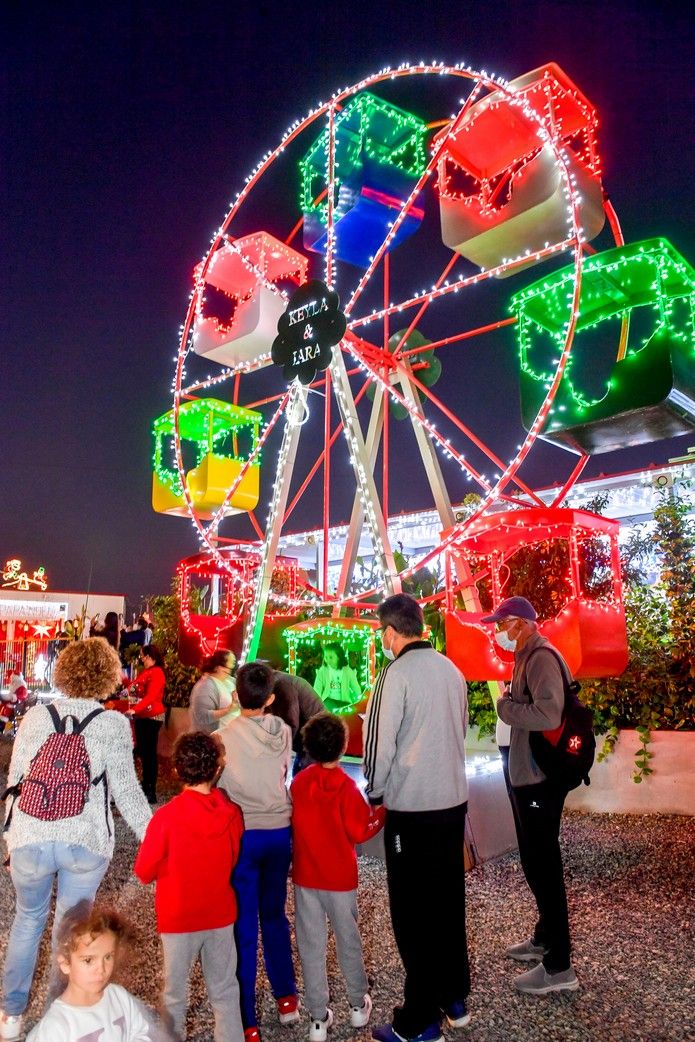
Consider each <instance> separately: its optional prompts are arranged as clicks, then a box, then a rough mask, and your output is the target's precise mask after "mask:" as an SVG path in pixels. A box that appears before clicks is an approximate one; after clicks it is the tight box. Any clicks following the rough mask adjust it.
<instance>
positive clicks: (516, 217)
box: [153, 62, 695, 657]
mask: <svg viewBox="0 0 695 1042" xmlns="http://www.w3.org/2000/svg"><path fill="white" fill-rule="evenodd" d="M596 128H597V115H596V112H595V109H594V108H593V106H592V105H591V103H590V101H589V100H588V99H587V98H586V97H585V95H584V94H583V93H582V92H581V91H580V90H579V88H578V87H577V86H576V85H575V84H574V83H573V82H572V80H571V79H570V78H569V77H568V76H567V75H566V73H565V72H564V71H563V70H562V69H560V68H559V67H558V66H557V65H555V64H552V63H551V64H548V65H546V66H543V67H542V68H539V69H536V70H533V71H532V72H529V73H527V74H525V75H523V76H521V77H519V78H517V79H515V80H512V81H511V82H506V81H504V80H502V79H500V78H498V77H495V76H493V75H490V74H488V73H486V72H482V71H474V70H472V69H470V68H469V67H467V66H464V65H445V64H443V63H438V62H434V63H431V64H418V65H403V66H399V67H398V68H394V69H391V68H387V69H383V70H381V71H379V72H377V73H375V74H373V75H370V76H367V77H365V78H364V79H362V80H360V81H359V82H358V83H355V84H354V85H352V86H350V87H347V88H344V89H340V90H338V91H336V92H335V94H334V95H333V96H332V98H331V99H330V101H328V102H326V103H324V104H320V105H318V106H317V107H316V108H315V109H313V110H312V111H311V112H309V113H308V114H307V115H306V116H304V117H303V118H301V119H299V120H297V121H296V122H295V123H293V124H292V126H291V127H290V128H289V129H288V130H287V131H286V133H285V134H284V135H283V137H282V138H281V140H280V142H279V143H278V144H277V146H276V147H275V148H273V149H272V150H271V151H269V152H267V153H266V154H265V156H264V157H263V158H262V160H261V161H260V162H259V163H258V165H257V166H256V167H255V168H254V169H253V170H252V171H251V173H250V175H249V176H248V177H247V179H246V181H245V183H244V186H243V188H242V189H241V191H240V192H239V193H238V195H237V196H236V198H235V200H234V201H233V203H232V204H231V206H230V208H229V211H228V212H227V214H226V216H225V218H224V220H223V222H222V224H221V226H220V228H219V230H218V231H217V233H216V234H215V235H214V237H213V239H212V241H211V243H210V246H209V248H208V249H207V251H206V253H205V255H204V257H203V259H202V260H201V262H200V264H199V265H198V266H197V267H196V269H195V274H194V288H193V292H192V295H191V299H190V303H189V306H188V310H187V314H186V317H185V320H184V323H183V326H182V330H181V338H180V344H179V349H178V353H177V360H176V370H175V375H174V384H173V387H174V391H173V405H172V408H171V409H170V410H169V412H167V413H166V414H165V415H164V416H162V417H160V418H159V419H158V420H157V421H156V422H155V427H154V435H155V467H154V476H153V505H154V507H155V509H156V510H159V511H162V512H168V513H174V514H181V515H187V516H189V517H190V519H191V520H192V522H193V525H194V526H195V529H196V531H197V534H198V537H199V539H200V542H201V546H202V548H203V549H204V550H205V552H206V554H208V555H209V557H210V558H211V559H212V560H214V561H215V562H216V563H217V565H218V566H219V567H220V568H222V569H227V570H229V568H230V564H229V554H228V552H227V549H228V548H229V547H230V546H231V547H235V548H238V549H239V551H240V552H241V553H246V552H248V554H249V555H250V558H249V559H252V560H253V568H252V569H251V570H250V571H249V570H248V569H246V570H245V571H244V572H243V574H242V573H241V571H240V570H239V569H237V570H236V571H235V573H234V581H235V583H236V587H237V589H239V590H241V596H242V597H243V599H244V600H245V604H246V607H247V616H248V617H247V626H246V636H245V641H244V648H243V652H242V657H247V656H249V655H250V656H254V655H255V653H256V652H257V649H258V642H259V638H260V631H261V627H262V624H263V619H264V615H265V612H266V608H267V603H268V597H269V592H270V583H271V577H272V574H273V568H274V565H275V562H276V559H277V556H278V553H279V548H280V540H281V536H282V535H283V533H285V532H287V531H288V530H290V528H289V527H288V526H291V519H292V518H293V517H294V519H295V527H296V518H297V517H298V516H301V517H302V518H306V516H307V514H309V515H310V516H311V517H312V519H313V525H314V527H315V528H317V529H323V532H324V539H323V553H324V561H323V569H322V576H323V578H322V580H321V581H320V582H319V581H317V586H316V587H314V588H310V587H306V588H303V589H296V590H295V589H293V592H292V594H291V596H288V597H286V603H287V606H288V608H296V609H298V608H300V607H302V606H306V605H307V603H310V604H311V605H313V606H314V607H318V608H320V609H321V610H323V611H324V612H325V614H327V615H331V614H332V615H335V616H337V615H338V614H339V613H340V612H341V610H342V609H344V608H352V609H354V610H355V611H356V612H358V613H359V611H360V610H361V609H364V608H365V607H366V606H367V605H368V603H369V601H370V598H372V599H373V595H374V593H375V592H376V589H373V590H364V589H362V590H360V591H359V592H356V590H355V588H354V573H355V562H356V559H357V554H358V547H359V538H360V534H361V532H362V530H363V529H366V531H367V532H368V533H369V537H370V541H371V546H372V549H373V556H374V561H375V563H376V569H377V575H378V587H377V588H378V589H380V590H385V591H386V592H395V591H397V590H399V589H400V583H401V581H402V579H403V577H404V576H407V575H411V574H413V573H415V572H416V571H417V570H418V569H419V568H421V567H422V566H423V565H424V564H426V563H428V562H430V561H432V560H434V559H436V558H437V557H438V556H440V555H441V554H443V553H444V552H445V550H446V549H447V547H449V546H451V545H452V544H454V543H455V542H456V541H457V540H460V538H461V536H462V533H465V532H466V530H467V529H468V528H469V526H471V525H475V523H476V522H478V521H479V520H480V519H481V518H484V517H485V516H486V515H487V514H488V513H489V512H490V511H491V510H499V509H500V508H501V507H503V508H505V507H506V508H511V509H517V508H521V507H525V508H528V507H531V508H534V507H535V508H540V507H543V506H545V503H544V501H543V500H542V499H541V498H540V497H539V495H538V492H537V491H536V490H535V489H534V488H533V487H532V485H531V484H529V483H528V482H527V480H526V478H525V476H524V474H525V469H524V464H525V462H526V461H527V459H528V457H529V455H530V454H531V453H532V452H533V450H534V447H535V446H536V445H537V444H538V443H539V439H543V440H544V441H547V442H551V443H553V444H555V445H557V446H559V447H561V448H564V449H567V450H569V451H568V453H567V454H566V456H564V457H563V459H564V460H565V462H564V466H563V465H562V463H560V464H559V465H558V466H559V469H560V472H561V473H560V476H559V482H560V484H561V485H562V491H561V493H560V495H559V496H558V497H557V499H556V501H555V504H554V505H559V504H560V503H561V502H562V500H563V499H564V497H565V496H566V495H567V493H568V492H569V490H570V489H571V487H572V485H573V484H574V482H576V480H577V478H578V477H579V475H580V473H581V471H582V468H583V466H584V464H585V463H586V461H587V459H588V458H589V455H590V454H591V453H593V452H596V451H605V450H606V449H608V448H613V447H615V445H616V444H620V445H624V444H635V443H636V440H639V438H640V437H641V438H642V439H643V440H644V438H645V437H649V438H651V437H665V436H670V435H671V434H673V433H681V432H682V431H684V430H689V429H692V426H693V415H692V411H693V410H692V409H691V408H690V407H689V406H688V404H687V400H689V399H688V395H687V394H685V395H684V394H683V392H682V389H681V390H680V391H679V393H681V398H680V399H678V397H677V395H676V396H675V397H674V395H671V394H670V393H661V392H659V393H661V398H660V399H659V403H658V404H659V405H660V406H661V408H660V410H657V412H658V413H659V417H658V418H656V419H654V417H653V416H652V421H651V422H652V427H651V428H650V427H649V425H647V428H646V429H645V428H644V425H643V424H642V425H641V430H640V431H638V432H637V433H635V422H634V415H632V414H633V413H634V411H635V407H634V400H631V399H630V396H629V395H628V396H627V398H626V397H625V395H623V399H621V400H616V394H615V385H616V379H615V371H616V366H622V367H623V368H622V369H621V370H620V371H621V373H623V372H625V373H626V374H627V377H628V382H629V379H630V374H634V372H635V370H636V369H637V368H639V366H642V369H643V370H645V371H646V369H647V368H648V366H647V363H646V362H645V358H646V357H647V355H648V354H649V352H651V353H652V355H655V353H658V351H659V350H661V356H660V357H662V356H663V354H664V347H663V340H664V338H665V337H668V336H669V335H670V332H672V330H673V328H674V326H677V325H678V323H679V322H680V323H681V326H683V329H684V328H685V327H684V325H683V324H684V323H687V319H686V317H685V316H680V314H679V313H678V314H677V310H678V307H679V306H680V303H682V301H683V299H690V300H691V301H692V295H693V290H694V287H695V278H694V277H693V273H692V269H690V268H689V266H688V265H687V263H686V262H685V261H683V258H681V257H680V255H678V254H677V253H676V251H675V250H674V249H673V247H671V246H670V244H668V243H666V242H665V241H664V240H648V241H647V242H646V243H638V244H631V245H629V246H626V245H625V243H624V241H623V238H622V234H621V230H620V226H619V223H618V220H617V217H616V215H615V212H614V210H613V208H612V206H611V204H610V202H609V201H608V198H607V195H606V193H605V191H604V187H603V184H602V178H601V165H600V159H599V155H598V150H597V142H596ZM604 225H605V229H606V230H605V231H604V232H603V237H604V240H605V238H606V237H608V238H609V240H610V241H609V242H608V249H605V247H604V245H603V244H602V246H601V249H600V250H599V251H598V252H597V251H596V249H595V248H594V247H593V246H592V245H591V243H592V241H594V240H596V238H597V237H598V236H599V235H600V234H601V233H602V230H603V229H604ZM639 275H641V277H642V282H643V283H644V284H645V286H646V284H647V283H648V284H649V285H650V286H651V287H652V289H651V290H650V291H649V292H648V291H647V290H646V289H645V290H644V292H642V294H641V296H640V295H639V294H638V293H633V295H632V296H631V295H630V294H631V292H632V290H631V289H630V287H631V286H634V284H635V281H637V282H639V278H637V276H639ZM654 285H656V286H657V288H656V290H654V288H653V287H654ZM481 300H482V301H483V303H482V304H481ZM645 307H646V310H648V311H649V313H650V314H651V313H654V314H655V316H656V317H655V318H654V321H653V328H651V330H648V331H647V332H646V333H645V328H646V327H645V323H644V322H643V321H641V320H640V321H637V320H636V319H635V318H634V317H633V311H634V312H636V311H637V309H645ZM485 309H488V310H487V312H486V311H485ZM640 315H642V312H641V311H640ZM631 317H632V318H633V320H632V324H631ZM601 322H605V323H606V324H607V326H606V328H607V329H608V330H609V336H608V338H607V340H608V342H609V343H608V355H609V358H608V367H607V369H606V371H605V374H604V376H605V379H602V382H600V386H596V385H594V387H593V388H592V389H590V390H587V388H586V386H583V385H582V381H581V378H580V375H579V373H580V369H581V365H580V363H579V361H578V360H577V352H576V350H575V344H576V342H577V340H578V339H579V335H580V334H582V333H584V331H585V330H589V334H590V331H591V330H592V329H594V328H595V327H596V325H597V324H599V323H601ZM690 323H691V325H690V327H689V328H690V329H692V314H691V316H690ZM507 327H509V328H507ZM682 332H683V330H681V333H682ZM631 334H632V339H631ZM683 335H684V334H683ZM635 336H638V337H639V342H638V343H637V345H636V346H635ZM500 337H504V338H506V339H507V342H513V341H514V340H516V344H517V350H518V361H514V362H513V364H514V365H515V366H516V367H518V371H517V377H518V383H519V387H520V394H521V410H520V413H521V416H520V420H519V427H520V428H521V423H523V428H524V429H523V432H522V434H521V438H520V441H519V444H518V446H517V447H516V448H514V449H513V450H512V451H510V450H509V447H508V438H507V436H506V432H504V431H503V430H502V428H503V427H504V424H502V423H500V424H499V425H498V428H497V429H495V427H494V425H493V428H492V432H490V430H486V432H485V433H484V434H481V433H480V432H479V430H477V429H476V428H475V425H474V424H473V423H472V422H471V420H470V418H469V414H470V411H471V409H470V406H471V404H472V402H473V401H474V400H475V402H476V404H477V405H478V406H479V403H480V400H481V399H484V398H485V397H486V396H487V399H488V408H489V411H490V412H495V411H497V412H499V413H500V414H504V413H507V414H512V413H514V412H515V411H516V409H517V405H516V403H510V402H507V403H500V402H499V401H498V400H497V398H496V384H497V379H496V377H495V373H494V371H493V372H490V371H488V374H487V377H486V380H485V381H484V383H483V384H482V385H481V384H480V383H479V384H478V385H476V384H475V382H474V380H473V379H472V378H471V381H470V383H469V382H468V380H467V379H466V377H465V374H466V372H467V355H466V352H467V351H471V350H474V351H475V352H477V353H480V352H485V351H486V349H487V345H488V344H489V343H490V342H491V338H498V341H499V338H500ZM674 343H675V341H674ZM691 344H692V337H691ZM645 350H646V354H645ZM669 351H670V354H669V359H670V360H671V361H672V362H673V352H674V351H677V347H673V350H671V348H668V349H667V354H668V353H669ZM604 353H605V352H604ZM511 357H512V358H514V357H515V356H513V355H512V356H511ZM635 358H637V360H638V363H639V364H637V363H633V361H632V360H633V359H635ZM648 361H649V360H648V359H647V362H648ZM662 362H663V357H662ZM589 364H590V365H591V361H590V363H589ZM654 364H657V365H659V366H660V371H662V372H663V365H662V364H661V363H654ZM630 366H631V367H632V368H630ZM672 368H673V370H674V373H675V374H676V375H673V379H672V381H671V382H672V384H674V386H675V385H676V383H677V381H678V378H677V372H676V371H677V369H678V367H677V366H675V365H674V366H672ZM691 370H692V363H691ZM462 374H463V378H462ZM642 376H643V377H644V373H642ZM618 382H619V381H618ZM633 382H634V377H633ZM643 382H644V379H643ZM647 382H649V380H648V378H647ZM676 389H677V390H678V388H676ZM633 399H634V396H633ZM691 404H692V403H691ZM642 405H644V403H642ZM643 411H644V410H643ZM650 415H651V414H650ZM397 425H398V426H397ZM637 426H638V427H639V426H640V425H639V424H638V425H637ZM404 428H408V429H409V432H411V433H409V435H408V437H409V439H410V440H409V441H408V440H406V438H405V435H404V433H403V431H404ZM630 432H632V433H630ZM630 438H631V439H632V440H630ZM345 445H347V460H346V453H345V449H344V446H345ZM404 446H405V447H404ZM348 460H349V466H348ZM418 482H420V483H421V487H425V488H426V489H428V495H429V497H431V499H432V500H433V502H434V504H435V506H436V509H437V512H438V514H439V518H440V521H441V529H442V534H441V537H440V539H439V541H438V542H437V545H436V546H435V547H434V548H433V549H429V550H428V551H427V553H426V554H424V555H421V556H420V557H419V558H418V559H417V560H414V561H411V562H409V564H408V569H407V571H406V572H403V571H401V573H400V574H399V572H398V569H397V567H396V563H395V560H394V548H393V547H392V545H391V542H390V538H389V531H388V519H389V514H390V511H391V510H392V509H393V506H394V502H396V501H398V502H399V505H400V503H401V502H402V501H403V490H404V488H405V489H407V487H408V486H409V485H413V486H416V485H417V484H418ZM346 488H349V494H348V499H349V502H350V509H349V511H348V512H347V513H349V521H348V522H347V524H346V532H345V548H344V553H343V556H342V562H341V568H340V575H339V578H338V580H337V583H336V584H335V586H334V588H331V589H329V586H328V578H327V577H328V560H327V555H328V544H329V539H328V532H329V529H330V527H331V525H332V524H334V523H335V521H336V497H337V495H338V494H339V495H340V496H341V497H342V499H341V509H344V507H343V506H342V504H344V503H345V501H346V500H345V493H346ZM471 491H475V492H476V493H477V495H478V499H477V500H476V502H475V508H474V509H473V510H472V511H471V512H470V513H469V515H468V516H466V517H464V518H461V517H457V515H456V513H455V510H454V504H456V503H460V502H461V501H462V499H463V498H464V496H465V495H466V494H467V493H470V492H471ZM300 504H301V506H300ZM418 505H419V504H418ZM298 507H299V511H298V512H297V513H295V511H297V509H298ZM346 516H347V514H345V515H343V517H341V518H340V519H341V520H343V519H344V517H346ZM226 548H227V549H226ZM456 568H458V569H459V575H458V580H459V583H460V587H461V589H462V590H463V591H464V599H465V598H467V603H470V604H474V603H475V596H476V594H475V588H474V586H473V585H472V584H471V582H470V573H469V571H467V566H466V565H465V563H462V562H461V561H460V560H458V561H457V564H456Z"/></svg>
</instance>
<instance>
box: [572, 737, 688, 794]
mask: <svg viewBox="0 0 695 1042" xmlns="http://www.w3.org/2000/svg"><path fill="white" fill-rule="evenodd" d="M603 742H604V739H603V738H600V739H599V740H598V742H597V746H598V748H597V754H598V752H599V751H600V750H601V749H602V748H603ZM639 746H640V740H639V735H638V733H637V731H621V732H620V736H619V738H618V741H617V742H616V745H615V749H614V750H613V752H612V753H611V755H610V756H609V757H608V758H607V759H606V760H603V762H602V763H597V762H594V766H593V767H592V769H591V785H589V786H586V785H581V786H580V787H579V788H578V789H574V791H573V792H571V793H570V794H569V796H568V797H567V803H566V806H567V807H568V808H569V809H571V810H587V811H597V812H608V811H612V812H614V813H616V814H691V815H695V731H652V737H651V741H650V743H649V746H648V748H649V751H650V752H651V753H652V754H653V756H652V759H651V760H650V761H649V766H650V767H651V768H652V770H653V771H654V773H653V774H649V775H647V776H646V777H645V778H643V780H642V781H641V782H640V783H639V784H636V783H635V782H634V781H633V780H632V775H633V774H634V773H635V769H636V768H635V754H636V753H637V750H638V748H639Z"/></svg>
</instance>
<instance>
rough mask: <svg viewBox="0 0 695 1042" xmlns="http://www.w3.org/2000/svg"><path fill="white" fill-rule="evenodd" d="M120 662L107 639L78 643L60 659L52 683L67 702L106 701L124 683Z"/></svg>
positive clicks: (70, 647) (92, 639) (68, 647)
mask: <svg viewBox="0 0 695 1042" xmlns="http://www.w3.org/2000/svg"><path fill="white" fill-rule="evenodd" d="M121 673H122V670H121V660H120V659H119V657H118V654H117V652H116V651H115V650H114V649H113V648H112V647H111V645H110V644H109V642H108V641H107V640H105V639H104V637H89V638H88V639H87V640H76V641H74V642H73V643H71V644H68V646H67V647H66V648H65V650H64V651H62V652H61V653H60V655H59V656H58V661H57V662H56V667H55V672H54V674H53V682H54V684H55V686H56V687H57V688H58V690H59V691H62V692H63V694H64V695H67V696H68V698H95V699H97V701H98V700H99V699H103V698H106V697H107V696H108V695H111V694H113V692H114V691H115V690H116V688H117V687H118V686H119V684H120V682H121Z"/></svg>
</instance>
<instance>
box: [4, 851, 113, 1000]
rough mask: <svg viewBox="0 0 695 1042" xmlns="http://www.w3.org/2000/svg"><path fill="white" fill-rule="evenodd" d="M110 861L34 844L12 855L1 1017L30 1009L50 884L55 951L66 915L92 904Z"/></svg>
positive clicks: (86, 853) (47, 907)
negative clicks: (13, 900) (12, 899)
mask: <svg viewBox="0 0 695 1042" xmlns="http://www.w3.org/2000/svg"><path fill="white" fill-rule="evenodd" d="M108 867H109V859H108V858H106V857H102V856H101V855H100V854H94V853H93V852H92V851H91V850H87V849H86V848H85V847H78V846H73V845H71V844H70V843H58V842H55V841H53V842H50V843H35V844H34V843H32V844H31V845H29V846H26V847H20V848H19V850H14V851H13V852H12V856H11V858H10V872H11V874H12V882H13V884H14V888H15V892H16V895H17V907H16V911H15V916H14V922H13V923H12V930H11V932H10V940H9V943H8V945H7V955H6V957H5V971H4V975H3V1004H2V1008H3V1010H4V1011H5V1013H7V1014H9V1015H10V1016H13V1017H16V1016H18V1015H19V1014H20V1013H24V1010H25V1009H26V1008H27V1005H28V1003H29V991H30V989H31V984H32V981H33V979H34V971H35V969H36V959H37V956H38V954H39V945H40V943H41V937H42V936H43V931H44V929H45V927H46V920H47V919H48V912H49V909H50V907H51V895H52V893H53V881H54V879H56V878H57V881H58V889H57V894H56V909H55V917H54V920H53V948H54V950H55V947H56V941H57V936H58V929H59V927H60V923H61V920H62V918H63V916H64V915H65V913H66V912H69V911H70V909H71V908H74V907H75V905H76V904H78V903H79V902H80V901H86V902H87V903H88V904H90V905H91V904H92V903H93V901H94V896H95V894H96V892H97V890H98V889H99V884H100V883H101V881H102V879H103V878H104V875H105V873H106V869H107V868H108Z"/></svg>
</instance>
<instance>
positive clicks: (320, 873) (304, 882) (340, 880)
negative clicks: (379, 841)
mask: <svg viewBox="0 0 695 1042" xmlns="http://www.w3.org/2000/svg"><path fill="white" fill-rule="evenodd" d="M385 813H386V812H385V811H384V808H383V807H370V806H369V804H368V803H367V802H366V800H365V799H364V797H363V796H362V794H361V792H360V790H359V789H358V788H357V786H356V785H355V783H354V781H353V780H352V778H349V777H348V775H347V774H346V773H345V771H343V770H341V768H340V767H332V768H326V767H323V766H322V765H321V764H318V763H317V764H314V765H313V766H311V767H307V768H306V770H304V771H301V772H300V773H299V774H298V775H297V777H296V778H295V779H294V781H293V782H292V879H293V881H294V882H295V883H296V884H297V886H307V887H311V888H312V889H315V890H355V889H356V888H357V855H356V853H355V844H356V843H365V842H366V841H367V840H368V839H371V838H372V836H376V835H377V833H378V832H379V831H380V830H381V828H382V827H383V824H384V816H385Z"/></svg>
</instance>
